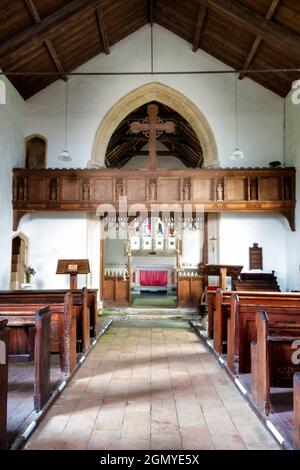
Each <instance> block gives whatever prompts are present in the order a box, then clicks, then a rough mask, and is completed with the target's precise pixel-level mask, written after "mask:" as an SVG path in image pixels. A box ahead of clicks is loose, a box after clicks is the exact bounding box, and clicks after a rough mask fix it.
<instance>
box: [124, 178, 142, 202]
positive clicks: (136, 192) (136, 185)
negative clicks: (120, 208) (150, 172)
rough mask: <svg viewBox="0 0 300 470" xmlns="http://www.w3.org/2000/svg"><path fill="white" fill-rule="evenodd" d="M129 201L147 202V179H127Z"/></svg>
mask: <svg viewBox="0 0 300 470" xmlns="http://www.w3.org/2000/svg"><path fill="white" fill-rule="evenodd" d="M126 193H127V197H128V201H145V200H146V199H147V192H146V178H127V191H126Z"/></svg>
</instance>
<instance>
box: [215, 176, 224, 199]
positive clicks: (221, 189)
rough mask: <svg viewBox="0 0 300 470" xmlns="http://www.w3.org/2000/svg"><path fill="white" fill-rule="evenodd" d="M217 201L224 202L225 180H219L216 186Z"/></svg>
mask: <svg viewBox="0 0 300 470" xmlns="http://www.w3.org/2000/svg"><path fill="white" fill-rule="evenodd" d="M216 193H217V201H224V178H218V179H217V184H216Z"/></svg>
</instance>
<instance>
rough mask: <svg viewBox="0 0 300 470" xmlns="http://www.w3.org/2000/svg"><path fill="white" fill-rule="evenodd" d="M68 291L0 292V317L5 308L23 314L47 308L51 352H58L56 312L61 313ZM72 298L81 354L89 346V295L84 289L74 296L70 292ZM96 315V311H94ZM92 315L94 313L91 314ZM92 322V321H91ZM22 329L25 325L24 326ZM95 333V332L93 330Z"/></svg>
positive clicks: (13, 339)
mask: <svg viewBox="0 0 300 470" xmlns="http://www.w3.org/2000/svg"><path fill="white" fill-rule="evenodd" d="M67 292H68V291H60V292H58V291H29V290H28V291H26V290H24V291H1V292H0V315H1V311H2V312H5V310H6V309H7V308H9V309H10V310H11V311H12V310H16V311H19V310H22V311H24V313H25V312H26V310H29V311H30V310H31V313H32V310H34V311H35V310H36V309H37V308H42V307H44V306H49V307H50V310H51V312H52V313H53V315H52V323H51V330H52V333H51V352H58V351H59V331H58V316H57V314H56V312H59V311H63V309H64V301H65V295H66V293H67ZM91 295H92V294H90V306H93V312H94V304H93V302H92V301H91V298H92V297H91ZM72 296H73V308H74V309H75V310H76V313H77V335H78V337H77V341H78V344H79V347H80V351H81V352H85V351H87V349H88V348H89V346H90V336H91V329H90V318H91V316H90V312H91V310H90V309H89V307H88V305H89V294H88V291H87V289H86V288H84V289H82V290H80V291H75V294H74V293H73V292H72ZM95 306H96V304H95ZM96 313H97V310H96ZM93 315H94V313H93ZM93 321H94V320H93ZM24 328H26V327H25V324H24ZM95 331H96V330H95ZM24 334H25V332H24V331H22V332H20V331H19V333H18V336H19V337H20V336H22V335H23V336H24ZM18 336H17V332H16V330H14V332H13V338H12V340H11V341H15V342H16V341H17V339H18ZM26 336H27V337H30V327H28V331H26Z"/></svg>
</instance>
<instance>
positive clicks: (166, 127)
mask: <svg viewBox="0 0 300 470" xmlns="http://www.w3.org/2000/svg"><path fill="white" fill-rule="evenodd" d="M147 112H148V117H146V118H145V119H144V120H143V121H142V122H139V121H135V122H132V123H131V125H130V130H131V132H133V134H139V133H140V132H143V134H144V135H145V136H146V137H149V156H148V166H149V170H156V163H157V156H156V140H157V137H159V136H160V135H161V134H162V133H163V132H166V133H167V134H173V133H174V132H175V124H174V122H172V121H165V122H164V121H163V120H162V119H160V118H159V117H158V116H157V114H158V106H157V105H156V104H149V105H148V107H147Z"/></svg>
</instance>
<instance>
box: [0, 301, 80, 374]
mask: <svg viewBox="0 0 300 470" xmlns="http://www.w3.org/2000/svg"><path fill="white" fill-rule="evenodd" d="M43 307H44V305H38V304H27V305H21V304H17V305H10V304H6V305H0V320H1V319H6V320H8V325H9V326H10V327H11V333H12V334H11V337H12V339H13V340H12V341H10V343H9V355H10V357H11V358H12V359H13V360H33V359H35V358H34V355H33V354H34V353H33V351H34V350H36V349H35V346H34V342H35V321H36V317H35V315H36V310H39V309H41V308H43ZM49 310H50V313H51V336H52V334H53V329H52V326H53V323H54V324H55V328H56V330H57V340H58V347H57V350H56V348H55V350H54V351H53V349H52V341H51V347H50V350H51V352H59V354H60V366H61V371H62V372H63V373H65V374H70V373H71V372H72V371H73V369H74V368H75V366H76V362H77V348H76V345H77V342H76V338H77V322H78V318H79V316H80V314H81V311H82V306H79V305H77V306H74V305H73V295H72V294H71V293H70V292H69V293H67V294H66V295H65V300H64V303H63V304H62V305H60V304H59V305H55V306H51V307H49ZM24 326H25V331H30V334H26V333H24ZM51 336H50V338H51Z"/></svg>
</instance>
